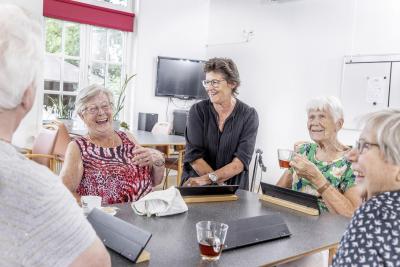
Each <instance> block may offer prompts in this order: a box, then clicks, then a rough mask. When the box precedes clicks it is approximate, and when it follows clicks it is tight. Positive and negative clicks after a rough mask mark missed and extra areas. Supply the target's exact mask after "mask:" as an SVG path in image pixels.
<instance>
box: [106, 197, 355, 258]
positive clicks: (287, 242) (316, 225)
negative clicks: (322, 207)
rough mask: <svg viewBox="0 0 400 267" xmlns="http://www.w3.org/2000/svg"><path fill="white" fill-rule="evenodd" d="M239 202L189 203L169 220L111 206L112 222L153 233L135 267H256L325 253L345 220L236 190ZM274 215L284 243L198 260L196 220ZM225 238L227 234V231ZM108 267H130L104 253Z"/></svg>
mask: <svg viewBox="0 0 400 267" xmlns="http://www.w3.org/2000/svg"><path fill="white" fill-rule="evenodd" d="M237 195H238V196H239V200H237V201H229V202H214V203H194V204H189V205H188V206H189V210H188V212H186V213H183V214H179V215H174V216H169V217H146V216H139V215H136V214H135V213H134V212H133V210H132V208H131V207H130V205H129V204H119V205H117V206H118V207H119V208H120V210H119V211H118V213H117V215H116V216H117V217H119V218H121V219H123V220H125V221H127V222H129V223H132V224H134V225H136V226H138V227H140V228H142V229H144V230H147V231H149V232H151V233H152V234H153V236H152V238H151V239H150V241H149V243H148V244H147V246H146V248H145V249H146V250H147V251H149V252H150V254H151V256H150V261H148V262H144V263H141V264H137V265H136V266H260V265H269V264H276V263H277V262H280V261H284V260H285V259H286V260H287V259H290V258H295V257H298V256H300V255H304V254H306V253H309V252H317V251H320V250H322V249H326V248H328V247H330V246H332V245H334V244H336V243H337V242H339V240H340V237H341V236H342V234H343V233H344V231H345V228H346V226H347V224H348V222H349V219H347V218H345V217H342V216H339V215H334V214H330V213H324V214H322V215H321V216H310V215H305V214H303V213H300V212H297V211H292V210H289V209H286V208H283V207H278V206H275V205H273V204H268V203H265V202H263V201H260V200H259V199H258V195H257V194H254V193H250V192H248V191H243V190H238V192H237ZM271 213H279V214H280V216H281V217H282V218H283V219H284V220H285V222H286V223H287V225H288V227H289V229H290V231H291V233H292V235H291V237H289V238H284V239H279V240H274V241H269V242H265V243H260V244H257V245H253V246H248V247H244V248H239V249H235V250H231V251H225V252H223V253H222V255H221V258H220V260H219V261H218V262H216V263H207V262H204V261H202V260H201V259H200V255H199V247H198V244H197V239H196V229H195V224H196V222H198V221H202V220H214V221H229V220H234V219H239V218H246V217H252V216H257V215H265V214H271ZM228 235H229V230H228ZM110 255H111V260H112V266H132V262H130V261H128V260H126V259H125V258H123V257H122V256H120V255H118V254H116V253H115V252H113V251H110Z"/></svg>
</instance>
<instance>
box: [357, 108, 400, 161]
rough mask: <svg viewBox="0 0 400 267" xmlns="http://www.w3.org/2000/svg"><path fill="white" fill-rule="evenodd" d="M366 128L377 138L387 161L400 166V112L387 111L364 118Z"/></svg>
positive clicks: (370, 114) (377, 112)
mask: <svg viewBox="0 0 400 267" xmlns="http://www.w3.org/2000/svg"><path fill="white" fill-rule="evenodd" d="M364 120H365V127H368V130H369V131H371V132H372V134H373V135H374V136H375V137H376V142H377V143H378V145H379V148H380V150H381V151H382V152H383V155H384V157H385V159H386V160H388V161H389V162H391V163H392V164H395V165H400V110H399V109H386V110H381V111H376V112H373V113H369V114H367V115H366V116H365V117H364Z"/></svg>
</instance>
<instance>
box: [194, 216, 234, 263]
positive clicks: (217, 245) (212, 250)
mask: <svg viewBox="0 0 400 267" xmlns="http://www.w3.org/2000/svg"><path fill="white" fill-rule="evenodd" d="M196 230H197V241H198V242H199V248H200V255H201V258H202V259H203V260H207V261H216V260H218V259H219V257H220V256H221V252H222V249H223V247H224V243H225V238H226V233H227V231H228V225H227V224H225V223H220V222H214V221H200V222H198V223H196Z"/></svg>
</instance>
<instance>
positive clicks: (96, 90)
mask: <svg viewBox="0 0 400 267" xmlns="http://www.w3.org/2000/svg"><path fill="white" fill-rule="evenodd" d="M100 93H104V94H105V95H106V96H107V98H108V101H109V102H110V103H111V105H113V104H114V95H113V93H112V92H111V91H110V90H109V89H107V88H105V87H103V86H101V85H99V84H92V85H89V86H87V87H85V88H83V89H82V90H80V91H79V93H78V95H77V96H76V101H75V113H76V114H81V113H82V111H83V110H84V109H85V106H86V103H87V102H89V101H90V99H92V98H93V97H95V96H97V95H99V94H100Z"/></svg>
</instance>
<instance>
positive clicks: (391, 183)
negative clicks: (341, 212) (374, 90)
mask: <svg viewBox="0 0 400 267" xmlns="http://www.w3.org/2000/svg"><path fill="white" fill-rule="evenodd" d="M347 157H348V159H349V160H350V161H351V162H352V163H353V164H352V168H353V169H354V172H355V173H356V175H357V178H358V180H361V181H362V182H360V183H362V184H363V185H364V187H365V189H366V196H367V199H368V200H367V201H366V202H365V203H364V204H363V205H362V206H361V207H360V208H359V209H358V210H357V211H356V212H355V213H354V216H353V218H352V220H351V222H350V224H349V226H348V228H347V231H346V232H345V233H344V235H343V237H342V240H341V241H340V245H339V249H338V251H337V254H336V256H335V258H334V260H333V265H332V266H334V267H337V266H343V267H346V266H400V236H399V235H400V110H382V111H378V112H375V113H372V114H369V115H368V116H367V117H366V124H365V127H364V129H363V130H362V132H361V135H360V139H359V140H358V141H357V143H356V146H355V147H354V149H352V150H351V152H350V153H349V154H348V156H347Z"/></svg>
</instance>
